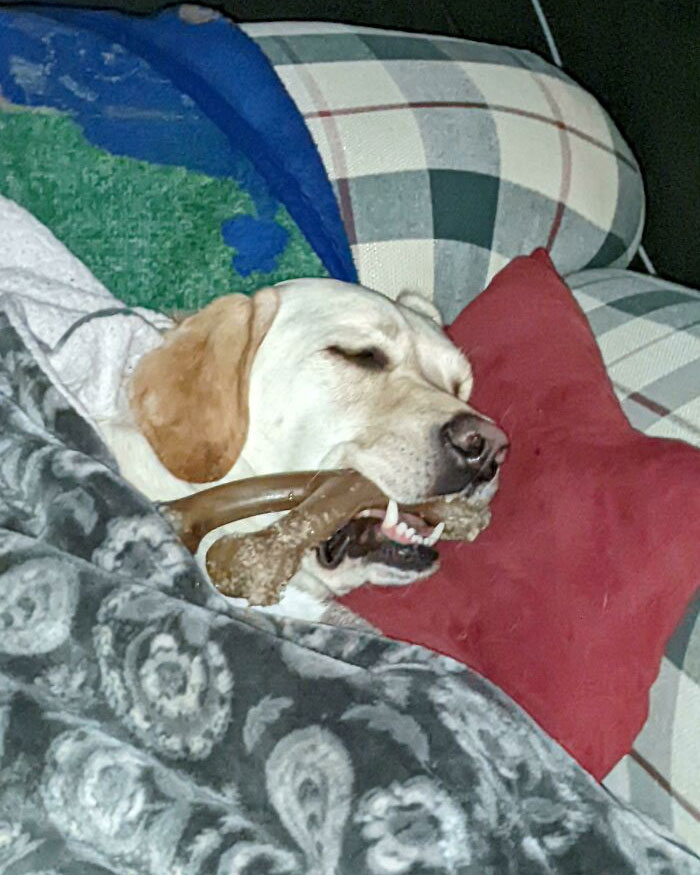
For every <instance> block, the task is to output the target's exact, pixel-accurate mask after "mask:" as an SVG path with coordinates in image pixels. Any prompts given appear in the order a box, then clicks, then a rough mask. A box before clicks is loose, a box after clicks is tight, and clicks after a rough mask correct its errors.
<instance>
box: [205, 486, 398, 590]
mask: <svg viewBox="0 0 700 875" xmlns="http://www.w3.org/2000/svg"><path fill="white" fill-rule="evenodd" d="M382 501H386V499H385V498H384V496H383V495H382V493H381V491H380V490H379V489H377V487H376V486H375V485H374V483H372V482H371V481H370V480H366V479H365V478H364V477H361V476H360V475H358V474H356V473H355V472H354V471H340V472H337V473H336V475H335V476H333V477H329V478H328V479H327V480H325V482H323V483H322V484H321V485H320V486H319V487H318V488H317V489H313V491H312V492H311V494H310V495H309V496H308V497H307V498H305V499H304V500H303V501H302V502H301V504H299V505H298V506H297V507H296V508H294V509H293V510H291V511H290V512H289V513H288V514H287V515H286V516H285V517H283V518H282V519H279V520H277V521H276V522H274V523H273V524H272V525H271V526H268V527H267V528H266V529H262V530H261V531H258V532H253V533H251V534H249V535H245V536H243V537H236V536H235V535H228V536H224V537H222V538H219V540H218V541H216V542H215V543H214V544H212V546H211V547H210V548H209V551H208V553H207V557H206V564H207V571H208V572H209V576H210V578H211V579H212V581H213V583H214V584H215V585H216V587H217V589H218V590H219V591H220V592H222V593H223V594H224V595H230V596H240V597H243V598H246V599H247V600H248V602H249V603H250V604H252V605H272V604H275V602H278V601H279V599H280V594H281V590H282V589H283V588H284V586H285V584H286V583H287V582H288V581H289V580H290V579H291V578H292V577H293V576H294V575H295V574H296V572H297V569H298V568H299V565H300V564H301V560H302V557H303V555H304V553H306V551H307V550H309V549H312V548H313V547H316V546H317V545H318V544H320V543H321V542H322V541H325V540H326V539H327V538H330V536H331V535H332V534H333V533H334V532H335V531H337V529H339V528H340V527H341V526H342V525H343V524H344V523H345V522H347V521H348V520H350V519H352V518H353V517H354V516H356V514H358V513H359V512H360V511H361V510H366V509H367V508H368V507H372V506H376V504H377V502H382Z"/></svg>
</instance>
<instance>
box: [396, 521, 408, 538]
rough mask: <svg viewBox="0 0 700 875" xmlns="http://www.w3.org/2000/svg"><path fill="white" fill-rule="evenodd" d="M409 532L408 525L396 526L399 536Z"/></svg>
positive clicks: (400, 524)
mask: <svg viewBox="0 0 700 875" xmlns="http://www.w3.org/2000/svg"><path fill="white" fill-rule="evenodd" d="M407 531H408V526H407V525H406V523H399V524H398V526H396V534H397V535H405V534H406V532H407Z"/></svg>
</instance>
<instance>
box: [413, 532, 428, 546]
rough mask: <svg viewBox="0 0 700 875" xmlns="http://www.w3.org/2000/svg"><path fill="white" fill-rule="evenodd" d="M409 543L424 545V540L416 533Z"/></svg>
mask: <svg viewBox="0 0 700 875" xmlns="http://www.w3.org/2000/svg"><path fill="white" fill-rule="evenodd" d="M411 541H412V542H413V543H414V544H425V538H422V537H421V536H420V535H419V534H418V533H417V532H416V534H415V535H412V536H411Z"/></svg>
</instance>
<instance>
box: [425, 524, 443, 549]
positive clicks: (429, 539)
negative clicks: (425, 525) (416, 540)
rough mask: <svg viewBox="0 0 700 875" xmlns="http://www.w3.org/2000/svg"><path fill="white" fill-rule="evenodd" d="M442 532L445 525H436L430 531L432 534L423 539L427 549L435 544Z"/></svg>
mask: <svg viewBox="0 0 700 875" xmlns="http://www.w3.org/2000/svg"><path fill="white" fill-rule="evenodd" d="M444 531H445V523H438V524H437V525H436V526H435V528H434V529H433V530H432V532H431V533H430V534H429V535H428V537H427V538H426V539H425V543H426V544H427V545H428V546H429V547H432V546H433V544H437V542H438V541H439V540H440V537H441V536H442V533H443V532H444Z"/></svg>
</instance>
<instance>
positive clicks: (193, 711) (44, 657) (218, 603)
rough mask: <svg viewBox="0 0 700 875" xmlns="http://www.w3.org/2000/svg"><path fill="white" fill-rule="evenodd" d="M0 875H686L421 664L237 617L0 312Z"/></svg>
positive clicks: (549, 753)
mask: <svg viewBox="0 0 700 875" xmlns="http://www.w3.org/2000/svg"><path fill="white" fill-rule="evenodd" d="M0 873H3V875H98V873H99V875H105V873H118V875H129V873H139V875H141V873H144V875H145V873H148V875H205V873H207V875H209V873H211V875H234V873H239V875H258V873H260V875H363V873H371V875H402V873H407V875H428V873H434V875H438V873H439V875H442V873H452V875H477V873H478V875H489V873H497V875H507V873H527V875H531V873H562V875H564V873H567V875H568V873H572V875H573V873H591V875H603V873H607V875H612V873H615V875H617V873H620V875H622V873H630V875H632V873H637V875H644V873H649V875H655V873H659V875H661V873H664V875H668V873H700V860H698V859H697V858H696V857H693V856H692V855H691V854H689V853H687V852H686V851H684V850H683V849H681V848H679V847H678V846H677V845H675V844H674V843H673V842H672V841H670V840H669V839H667V838H664V837H663V836H661V835H660V834H659V833H658V832H656V831H655V829H654V828H653V827H651V826H650V825H649V824H648V823H646V822H645V821H643V820H642V819H641V818H640V817H639V816H638V815H636V814H635V813H633V812H632V811H630V810H629V809H627V808H625V807H623V806H621V805H619V804H618V803H616V802H615V801H614V800H613V799H612V798H611V797H610V796H609V795H608V794H607V793H606V791H605V790H603V789H602V788H600V787H599V786H598V785H596V784H595V783H594V782H593V781H592V780H591V779H590V778H589V777H588V776H587V775H586V774H585V773H584V772H582V771H581V770H580V769H579V768H578V767H577V766H576V765H575V763H574V762H573V761H572V760H571V759H570V758H569V757H568V756H567V755H566V754H565V753H564V752H562V751H561V750H560V749H559V748H558V747H557V746H556V745H555V744H554V743H553V742H552V741H551V740H550V739H549V738H548V737H546V736H545V735H544V734H543V733H541V732H540V731H539V730H538V729H537V727H535V725H534V724H533V723H532V722H531V721H530V720H529V719H528V718H527V717H526V716H525V715H524V714H523V713H522V712H521V711H520V710H519V709H518V708H517V707H516V706H515V705H513V703H511V702H510V701H509V700H508V699H507V698H506V697H505V696H504V695H502V694H501V693H500V692H499V691H498V690H497V689H495V688H494V687H492V686H491V685H490V684H488V683H486V682H485V681H484V680H482V679H481V678H479V677H477V676H475V675H474V674H472V673H470V672H468V671H466V670H465V669H463V668H462V667H461V666H458V665H457V664H456V663H453V662H451V661H449V660H445V659H442V658H439V657H436V656H434V655H432V654H430V653H428V652H427V651H424V650H421V649H419V648H413V647H409V646H405V645H402V644H398V643H393V642H390V641H387V640H383V639H380V638H376V637H373V636H371V635H366V634H362V633H358V632H354V631H348V630H344V629H335V628H332V627H323V626H317V627H314V626H309V625H305V624H301V623H296V622H283V621H276V620H273V619H271V618H269V617H262V616H260V615H258V614H254V613H252V612H241V611H239V610H237V609H235V608H233V607H231V606H230V605H229V604H228V603H227V602H226V601H225V600H223V599H222V598H221V597H219V596H217V595H215V594H214V593H213V592H212V591H211V589H210V588H209V586H208V584H207V583H206V582H204V581H203V580H202V579H201V578H200V576H199V573H198V571H197V568H196V566H195V565H194V563H193V561H192V559H191V557H190V556H189V554H188V553H187V552H186V551H185V550H184V549H183V548H182V547H181V546H180V544H179V543H178V541H177V540H176V538H175V537H174V535H173V533H172V532H171V531H170V529H169V528H168V526H167V524H166V523H165V522H164V521H163V520H162V519H161V518H160V516H159V515H158V514H157V512H156V511H155V510H154V508H153V506H152V505H150V504H149V503H148V502H147V501H146V500H145V499H144V498H142V497H141V496H139V495H138V494H137V493H135V492H134V491H133V490H132V489H130V488H129V486H128V485H127V484H126V483H125V482H124V481H123V480H122V479H121V478H120V477H119V475H118V473H117V472H116V470H115V468H114V463H113V462H112V460H111V459H110V457H109V455H108V454H107V452H106V450H105V448H104V447H103V446H102V445H101V443H100V441H99V439H98V437H97V435H96V434H95V433H94V431H93V430H92V429H91V427H90V426H89V425H88V424H87V423H86V422H85V421H84V420H83V419H81V417H80V416H79V415H78V414H77V413H76V412H75V411H74V410H73V409H72V408H71V407H70V406H69V405H68V403H67V402H66V401H65V400H64V398H63V396H62V395H61V394H60V393H59V391H58V390H57V389H55V388H54V386H53V385H52V384H51V382H50V381H49V380H48V379H47V377H46V376H45V374H44V373H43V372H42V371H41V369H40V368H39V367H38V365H37V363H36V361H35V360H34V359H33V358H32V356H31V355H30V353H29V352H28V351H27V349H26V348H25V347H24V346H23V345H22V342H21V341H20V339H19V337H18V335H17V334H16V333H15V331H14V330H13V329H12V328H11V326H10V325H9V323H8V321H7V320H6V318H5V317H4V315H3V314H1V313H0Z"/></svg>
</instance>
